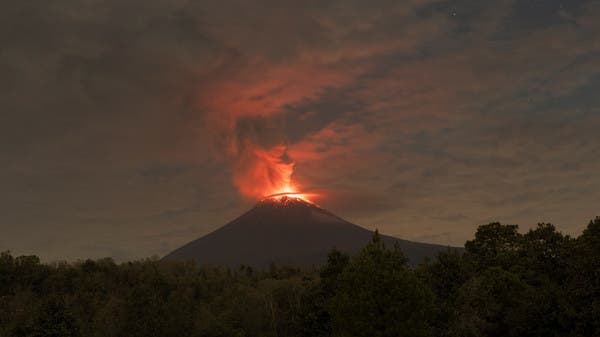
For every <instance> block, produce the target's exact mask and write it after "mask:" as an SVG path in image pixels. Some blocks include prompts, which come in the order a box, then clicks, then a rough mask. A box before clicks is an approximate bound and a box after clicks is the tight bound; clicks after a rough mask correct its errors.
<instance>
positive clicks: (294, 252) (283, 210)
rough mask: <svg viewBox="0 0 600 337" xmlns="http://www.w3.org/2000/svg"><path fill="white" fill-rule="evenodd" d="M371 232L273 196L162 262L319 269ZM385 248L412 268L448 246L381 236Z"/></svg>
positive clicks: (355, 247)
mask: <svg viewBox="0 0 600 337" xmlns="http://www.w3.org/2000/svg"><path fill="white" fill-rule="evenodd" d="M372 236H373V231H370V230H368V229H366V228H363V227H360V226H358V225H355V224H353V223H350V222H348V221H346V220H344V219H342V218H341V217H339V216H337V215H335V214H333V213H331V212H329V211H327V210H325V209H323V208H321V207H320V206H318V205H317V204H314V203H312V202H309V201H307V200H305V199H302V198H301V197H295V196H287V195H277V196H272V197H267V198H265V199H263V200H261V201H259V202H258V203H257V204H256V205H255V206H254V207H253V208H251V209H250V210H249V211H247V212H246V213H244V214H242V215H241V216H239V217H238V218H236V219H234V220H233V221H231V222H229V223H227V224H226V225H224V226H222V227H220V228H218V229H216V230H215V231H213V232H211V233H208V234H206V235H205V236H202V237H200V238H198V239H195V240H193V241H191V242H189V243H187V244H185V245H183V246H181V247H179V248H177V249H175V250H174V251H172V252H171V253H169V254H167V255H166V256H165V257H163V260H165V261H187V260H193V261H196V262H197V263H199V264H202V265H222V266H229V267H238V266H240V265H247V266H253V267H266V266H268V265H269V264H271V263H275V264H281V265H290V266H298V267H302V266H312V265H321V264H323V263H325V262H326V257H327V253H328V252H329V251H330V250H331V249H333V248H335V249H338V250H340V251H342V252H345V253H350V254H352V253H356V252H357V251H358V250H360V249H361V248H362V247H364V246H365V245H366V244H367V243H368V242H369V240H370V239H371V237H372ZM381 237H382V239H383V241H384V242H385V244H386V245H390V246H391V245H394V244H395V243H397V244H398V246H399V248H400V250H401V251H402V252H403V253H404V255H405V256H406V257H407V259H408V260H409V262H410V263H411V264H412V265H415V264H418V263H421V262H423V261H424V259H425V258H426V257H434V256H435V255H436V254H437V253H438V252H440V251H445V250H447V249H449V248H454V247H449V246H442V245H436V244H430V243H419V242H413V241H408V240H403V239H399V238H395V237H392V236H388V235H381Z"/></svg>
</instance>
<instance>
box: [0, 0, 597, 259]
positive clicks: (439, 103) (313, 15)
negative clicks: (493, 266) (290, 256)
mask: <svg viewBox="0 0 600 337" xmlns="http://www.w3.org/2000/svg"><path fill="white" fill-rule="evenodd" d="M598 93H600V1H583V0H565V1H558V0H519V1H504V0H498V1H474V0H473V1H462V0H458V1H438V0H407V1H397V0H389V1H388V0H371V1H357V0H343V1H342V0H340V1H322V0H319V1H312V0H308V1H287V0H278V1H274V0H272V1H271V0H267V1H263V0H258V1H245V0H222V1H193V0H145V1H141V0H138V1H131V0H125V1H122V0H85V1H81V0H58V1H46V0H31V1H2V2H0V250H10V251H11V252H12V253H13V254H15V255H21V254H35V255H38V256H40V257H41V258H42V259H43V260H46V261H54V260H76V259H82V258H99V257H106V256H110V257H113V258H115V259H117V260H119V261H123V260H129V259H136V258H143V257H149V256H162V255H164V254H166V253H168V252H170V251H171V250H173V249H175V248H177V247H179V246H181V245H182V244H185V243H187V242H189V241H191V240H193V239H195V238H198V237H200V236H202V235H204V234H207V233H209V232H211V231H213V230H215V229H216V228H218V227H220V226H222V225H224V224H225V223H227V222H229V221H230V220H232V219H234V218H235V217H237V216H239V215H241V214H242V213H243V212H245V211H246V210H248V209H249V208H251V207H252V206H253V204H255V203H256V201H257V200H258V199H260V196H261V194H262V193H267V192H268V191H272V190H275V189H277V187H278V186H279V185H281V184H282V183H285V184H287V183H291V184H293V185H294V186H295V187H296V188H297V189H298V190H301V191H311V192H314V193H315V194H318V197H316V199H317V200H315V201H316V202H317V203H318V204H319V205H321V206H322V207H323V208H326V209H328V210H330V211H332V212H334V213H336V214H337V215H339V216H341V217H343V218H345V219H347V220H349V221H351V222H354V223H357V224H360V225H362V226H364V227H366V228H369V229H375V228H377V229H379V231H380V232H382V233H385V234H389V235H394V236H398V237H401V238H404V239H408V240H415V241H423V242H432V243H439V244H444V245H456V246H460V245H463V244H464V242H465V241H466V240H468V239H470V238H472V237H473V233H474V231H475V230H476V228H477V226H478V225H480V224H486V223H489V222H492V221H500V222H502V223H510V224H519V225H520V228H521V230H523V231H524V230H527V229H529V228H532V227H533V226H535V225H536V224H537V223H538V222H551V223H554V224H555V225H556V226H557V227H558V229H559V230H561V231H563V232H565V233H567V234H570V235H578V234H579V233H581V231H582V230H583V228H584V227H585V226H586V225H587V223H588V221H589V220H590V219H592V218H593V217H594V216H597V215H600V132H599V130H600V95H599V94H598Z"/></svg>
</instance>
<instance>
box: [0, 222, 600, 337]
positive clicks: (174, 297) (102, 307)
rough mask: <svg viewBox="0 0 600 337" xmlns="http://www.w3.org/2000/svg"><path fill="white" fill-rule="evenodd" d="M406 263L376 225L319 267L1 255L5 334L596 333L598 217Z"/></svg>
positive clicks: (500, 229)
mask: <svg viewBox="0 0 600 337" xmlns="http://www.w3.org/2000/svg"><path fill="white" fill-rule="evenodd" d="M465 248H466V251H465V252H464V253H462V252H459V251H456V250H449V251H448V252H445V253H442V254H440V255H439V256H438V257H437V258H436V259H435V260H434V261H429V262H427V263H425V264H422V265H420V266H418V267H417V268H415V269H411V268H410V267H409V266H408V265H407V263H406V259H405V258H404V256H403V254H402V252H401V251H400V250H399V249H398V248H397V247H385V245H384V243H383V241H382V240H381V239H380V238H379V235H378V234H377V233H376V234H375V236H374V237H373V240H372V241H371V242H370V243H368V244H367V245H366V247H365V248H364V249H363V250H362V251H361V252H359V253H358V254H357V255H356V256H353V257H349V256H347V255H345V254H343V253H341V252H339V251H336V250H333V251H332V252H331V253H330V255H329V259H328V263H327V264H326V265H325V266H323V267H322V268H320V269H312V270H299V269H294V268H286V267H279V266H274V265H273V266H271V267H270V268H269V269H268V270H264V271H263V270H254V269H252V268H250V267H245V266H242V267H240V268H239V269H237V270H230V269H224V268H208V267H199V266H197V265H195V264H192V263H165V262H160V261H157V260H143V261H136V262H127V263H122V264H116V263H115V262H113V261H112V260H111V259H101V260H97V261H92V260H87V261H81V262H77V263H73V264H68V263H55V264H42V263H40V261H39V259H38V258H37V257H35V256H20V257H13V256H11V255H10V254H9V253H8V252H5V253H2V254H1V255H0V337H8V336H40V337H41V336H86V337H87V336H181V337H183V336H210V337H218V336H260V337H268V336H310V337H319V336H369V337H370V336H464V337H467V336H600V217H599V218H596V219H594V220H593V221H591V222H590V223H589V225H588V226H587V228H586V229H585V231H584V232H583V234H582V235H581V236H579V237H578V238H571V237H569V236H565V235H563V234H561V233H560V232H558V231H557V230H556V228H555V227H554V226H553V225H551V224H543V223H542V224H539V225H538V226H537V228H535V229H532V230H530V231H528V232H527V233H525V234H520V233H519V232H518V227H517V226H514V225H502V224H499V223H491V224H488V225H483V226H480V227H479V229H478V230H477V233H476V234H475V238H474V239H473V240H471V241H468V242H467V243H466V245H465Z"/></svg>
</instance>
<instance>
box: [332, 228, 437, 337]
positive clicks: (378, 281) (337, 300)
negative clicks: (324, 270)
mask: <svg viewBox="0 0 600 337" xmlns="http://www.w3.org/2000/svg"><path fill="white" fill-rule="evenodd" d="M331 313H332V316H333V335H334V336H365V337H367V336H368V337H387V336H390V337H392V336H394V337H397V336H429V335H431V329H430V327H429V320H430V319H431V316H432V294H431V292H430V291H429V290H428V289H427V288H426V287H424V286H423V285H422V283H421V282H419V280H418V279H417V277H416V276H415V274H414V273H413V272H412V271H411V270H409V269H408V266H407V260H406V258H405V257H404V256H403V255H402V253H401V252H400V250H399V249H398V247H397V246H395V247H394V248H393V249H387V248H386V247H385V245H384V243H383V241H382V240H381V238H380V237H379V234H378V233H377V232H376V233H375V235H374V236H373V240H372V241H371V242H370V243H369V244H368V245H367V246H366V247H365V248H364V249H363V250H362V251H361V252H360V253H359V254H358V255H356V256H355V257H353V258H352V259H351V261H350V263H349V264H348V266H347V267H346V268H344V270H343V272H342V273H341V275H340V276H339V279H338V287H337V290H336V294H335V296H334V298H333V300H332V305H331Z"/></svg>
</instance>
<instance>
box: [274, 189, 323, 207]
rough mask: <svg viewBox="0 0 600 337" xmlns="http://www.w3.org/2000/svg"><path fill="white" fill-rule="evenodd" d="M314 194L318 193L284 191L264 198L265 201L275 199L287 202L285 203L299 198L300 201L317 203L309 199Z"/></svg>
mask: <svg viewBox="0 0 600 337" xmlns="http://www.w3.org/2000/svg"><path fill="white" fill-rule="evenodd" d="M312 196H316V195H315V194H313V193H301V192H282V193H275V194H271V195H267V196H266V197H264V198H263V201H264V200H274V201H279V202H281V203H284V204H285V203H288V202H289V201H294V200H299V201H304V202H307V203H309V204H315V203H314V202H313V201H311V200H310V199H309V198H310V197H312ZM315 205H316V204H315Z"/></svg>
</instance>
